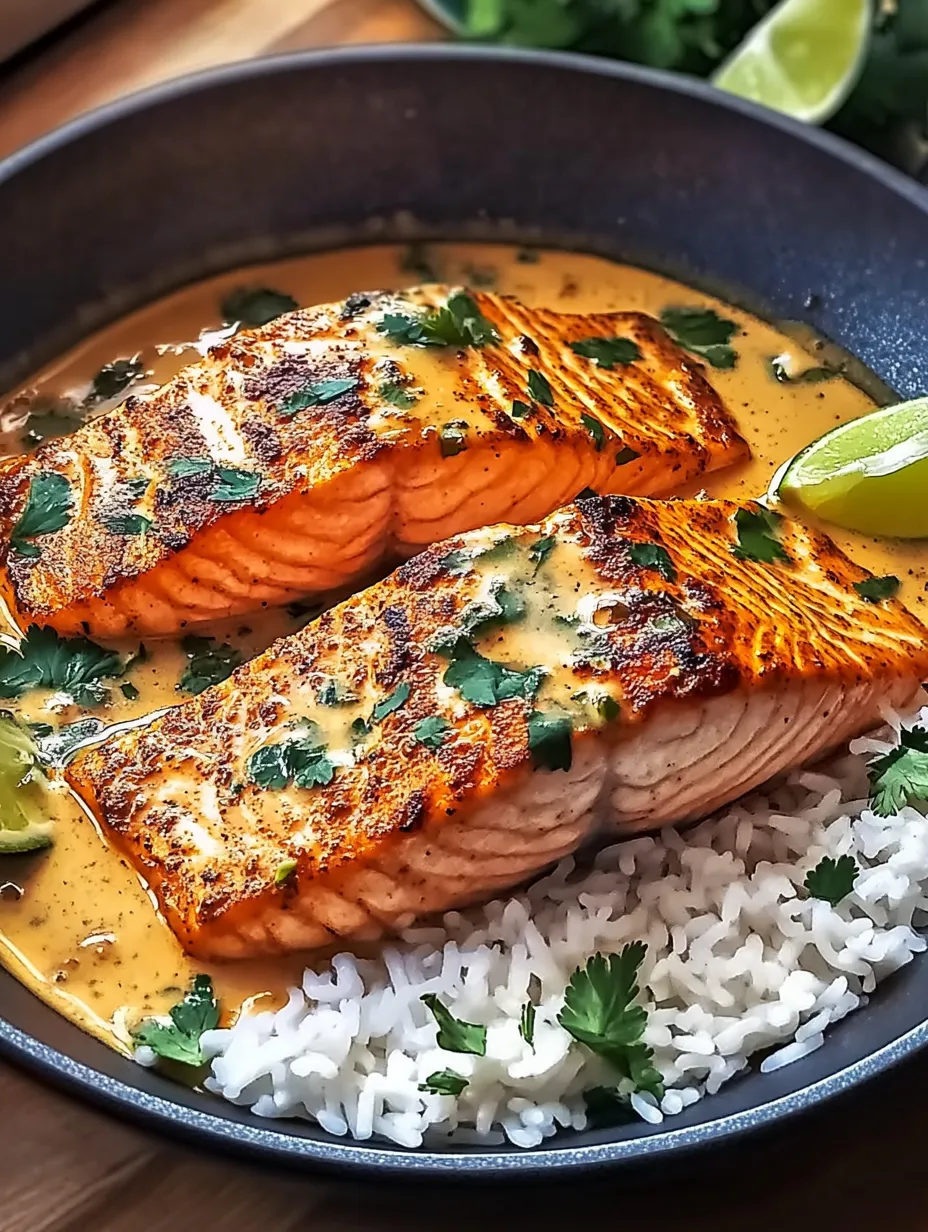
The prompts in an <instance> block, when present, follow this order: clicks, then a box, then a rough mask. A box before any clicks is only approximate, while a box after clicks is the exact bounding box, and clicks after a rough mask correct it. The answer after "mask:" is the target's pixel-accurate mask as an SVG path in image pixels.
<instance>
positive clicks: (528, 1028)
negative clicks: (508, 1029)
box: [519, 1001, 535, 1048]
mask: <svg viewBox="0 0 928 1232" xmlns="http://www.w3.org/2000/svg"><path fill="white" fill-rule="evenodd" d="M519 1034H520V1035H521V1036H522V1038H523V1039H524V1040H525V1042H526V1044H528V1046H529V1048H531V1046H532V1045H533V1044H534V1043H535V1004H534V1002H533V1001H526V1003H525V1004H524V1005H523V1006H522V1014H521V1016H520V1018H519Z"/></svg>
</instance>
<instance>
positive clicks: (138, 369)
mask: <svg viewBox="0 0 928 1232" xmlns="http://www.w3.org/2000/svg"><path fill="white" fill-rule="evenodd" d="M144 375H145V365H144V364H143V363H141V362H140V360H139V359H138V358H134V359H114V360H113V362H112V363H111V364H104V365H103V367H102V368H101V369H100V371H99V372H98V373H97V375H96V376H95V377H94V378H93V392H92V393H91V395H90V397H91V401H93V402H107V401H108V400H109V399H110V398H115V397H116V396H117V395H118V394H121V393H123V392H124V391H125V390H127V389H128V388H129V386H130V385H131V384H132V382H133V381H137V380H138V379H139V377H141V376H144Z"/></svg>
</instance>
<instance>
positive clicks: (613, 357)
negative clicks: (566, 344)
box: [570, 338, 641, 368]
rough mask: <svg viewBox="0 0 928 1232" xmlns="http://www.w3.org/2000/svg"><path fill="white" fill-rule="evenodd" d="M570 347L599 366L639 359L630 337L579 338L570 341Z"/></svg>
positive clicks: (628, 362) (627, 362) (614, 364)
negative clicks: (577, 340)
mask: <svg viewBox="0 0 928 1232" xmlns="http://www.w3.org/2000/svg"><path fill="white" fill-rule="evenodd" d="M570 349H571V350H572V351H573V352H574V353H575V354H576V355H580V356H582V357H583V358H584V359H593V360H595V361H596V364H597V366H598V367H600V368H614V367H615V366H616V364H632V363H634V362H635V360H636V359H641V351H640V349H639V347H638V344H637V343H636V342H633V341H632V339H631V338H581V339H580V340H579V342H572V343H571V344H570Z"/></svg>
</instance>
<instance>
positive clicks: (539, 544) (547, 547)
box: [528, 535, 557, 573]
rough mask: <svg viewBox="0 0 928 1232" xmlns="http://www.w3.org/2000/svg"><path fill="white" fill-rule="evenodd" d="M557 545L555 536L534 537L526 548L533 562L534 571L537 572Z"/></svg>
mask: <svg viewBox="0 0 928 1232" xmlns="http://www.w3.org/2000/svg"><path fill="white" fill-rule="evenodd" d="M556 547H557V536H556V535H546V536H545V538H544V539H536V540H535V542H534V543H533V544H532V546H531V547H530V548H529V550H528V554H529V556H531V558H532V560H533V561H534V562H535V572H536V573H537V572H538V570H539V569H540V568H541V566H542V565H543V564H544V563H545V561H546V560H547V559H548V557H549V556H550V555H551V553H552V552H553V551H554V549H555V548H556Z"/></svg>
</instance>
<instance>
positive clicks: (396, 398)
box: [377, 381, 419, 411]
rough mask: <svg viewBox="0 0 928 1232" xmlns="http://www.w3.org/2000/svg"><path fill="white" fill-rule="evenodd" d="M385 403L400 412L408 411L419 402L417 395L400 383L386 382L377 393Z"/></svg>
mask: <svg viewBox="0 0 928 1232" xmlns="http://www.w3.org/2000/svg"><path fill="white" fill-rule="evenodd" d="M377 392H378V393H379V394H380V396H381V398H383V400H384V402H389V404H390V405H391V406H395V407H396V408H397V409H398V410H400V411H408V410H410V409H411V408H412V407H414V406H415V405H416V403H417V402H418V401H419V399H418V397H416V395H415V394H411V393H409V392H408V391H407V390H406V389H405V388H404V387H403V386H402V385H401V384H400V383H399V381H384V382H383V384H382V385H381V386H380V388H379V389H378V391H377Z"/></svg>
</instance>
